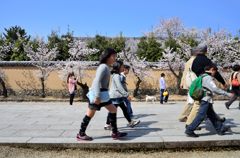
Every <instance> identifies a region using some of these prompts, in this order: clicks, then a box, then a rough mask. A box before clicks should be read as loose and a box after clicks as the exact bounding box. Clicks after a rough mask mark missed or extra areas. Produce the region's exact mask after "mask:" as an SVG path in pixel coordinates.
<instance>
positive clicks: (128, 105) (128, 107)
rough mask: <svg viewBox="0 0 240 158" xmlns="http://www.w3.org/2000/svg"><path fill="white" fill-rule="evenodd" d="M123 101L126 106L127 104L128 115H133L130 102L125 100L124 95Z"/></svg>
mask: <svg viewBox="0 0 240 158" xmlns="http://www.w3.org/2000/svg"><path fill="white" fill-rule="evenodd" d="M123 101H124V102H125V104H126V106H127V112H128V115H129V116H130V117H132V116H133V111H132V107H131V102H130V101H128V100H127V98H126V97H123Z"/></svg>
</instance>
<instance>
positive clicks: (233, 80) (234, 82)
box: [230, 72, 239, 87]
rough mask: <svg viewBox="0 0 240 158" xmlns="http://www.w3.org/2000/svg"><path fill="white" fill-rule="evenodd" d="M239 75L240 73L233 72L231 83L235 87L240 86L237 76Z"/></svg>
mask: <svg viewBox="0 0 240 158" xmlns="http://www.w3.org/2000/svg"><path fill="white" fill-rule="evenodd" d="M237 75H238V73H237V72H234V73H232V76H231V78H230V79H232V80H231V85H232V86H234V87H239V82H238V79H237V77H236V76H237Z"/></svg>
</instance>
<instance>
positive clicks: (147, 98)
mask: <svg viewBox="0 0 240 158" xmlns="http://www.w3.org/2000/svg"><path fill="white" fill-rule="evenodd" d="M155 100H157V98H156V97H155V96H148V95H146V102H148V101H152V103H154V101H155Z"/></svg>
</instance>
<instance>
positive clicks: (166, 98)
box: [160, 89, 169, 104]
mask: <svg viewBox="0 0 240 158" xmlns="http://www.w3.org/2000/svg"><path fill="white" fill-rule="evenodd" d="M164 90H165V89H161V90H160V91H161V97H160V103H161V104H162V103H163V92H164ZM168 97H169V93H168V95H167V96H165V99H164V102H165V103H166V102H167V101H168Z"/></svg>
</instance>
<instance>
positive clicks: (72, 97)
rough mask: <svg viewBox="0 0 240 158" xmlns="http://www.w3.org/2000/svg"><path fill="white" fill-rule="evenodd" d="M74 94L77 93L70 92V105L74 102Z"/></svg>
mask: <svg viewBox="0 0 240 158" xmlns="http://www.w3.org/2000/svg"><path fill="white" fill-rule="evenodd" d="M74 95H75V93H73V94H70V105H72V103H73V99H74Z"/></svg>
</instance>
